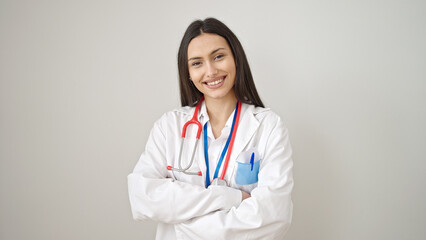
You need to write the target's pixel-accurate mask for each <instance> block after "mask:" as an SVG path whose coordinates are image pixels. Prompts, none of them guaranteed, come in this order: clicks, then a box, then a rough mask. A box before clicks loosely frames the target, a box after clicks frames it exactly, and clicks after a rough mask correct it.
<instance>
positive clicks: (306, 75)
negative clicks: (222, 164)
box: [0, 0, 426, 240]
mask: <svg viewBox="0 0 426 240" xmlns="http://www.w3.org/2000/svg"><path fill="white" fill-rule="evenodd" d="M208 16H213V17H217V18H218V19H220V20H222V21H223V22H224V23H226V24H227V25H228V26H229V27H230V28H231V29H232V30H233V31H234V32H235V33H236V35H237V36H238V37H239V38H240V40H241V42H242V44H243V46H244V47H245V50H246V54H247V56H248V59H249V62H250V64H251V68H252V71H253V74H254V78H255V82H256V85H257V87H258V91H259V93H260V95H261V97H262V99H263V100H264V103H265V104H266V105H267V106H268V107H270V108H272V109H273V110H274V111H275V112H277V113H278V114H279V115H281V116H282V118H283V119H284V120H285V122H286V124H287V127H288V128H289V130H290V137H291V142H292V145H293V149H294V163H295V168H294V175H295V182H296V185H295V189H294V197H293V199H294V219H293V225H292V227H291V229H290V231H289V233H288V235H287V237H286V239H287V240H312V239H315V240H352V239H353V240H359V239H371V240H373V239H374V240H385V239H386V240H401V239H425V238H426V228H425V224H426V187H425V183H426V157H425V156H426V140H425V139H426V137H425V136H426V127H425V124H426V106H425V105H426V104H425V103H426V47H425V42H426V2H425V1H420V0H419V1H407V0H405V1H403V0H400V1H398V0H389V1H384V0H382V1H378V0H361V1H360V0H356V1H355V0H352V1H341V0H325V1H314V0H297V1H247V0H244V1H242V0H239V1H235V0H234V1H217V0H216V1H200V0H199V1H187V0H182V1H172V0H170V1H140V0H139V1H136V0H135V1H111V0H107V1H91V0H89V1H87V0H84V1H82V0H78V1H42V0H36V1H34V0H32V1H6V0H0V79H1V82H0V110H1V118H0V143H1V145H0V147H1V148H0V157H1V163H0V164H1V165H0V187H1V189H0V190H1V192H0V194H1V195H0V224H1V225H0V239H2V240H3V239H4V240H21V239H32V240H48V239H52V240H53V239H55V240H56V239H61V240H71V239H81V240H86V239H87V240H89V239H90V240H92V239H103V240H109V239H111V240H112V239H114V240H116V239H135V240H140V239H153V237H154V234H155V223H153V222H135V221H133V220H132V217H131V213H130V207H129V202H128V196H127V179H126V177H127V174H128V173H130V172H131V171H132V169H133V167H134V165H135V164H136V161H137V160H138V158H139V155H140V154H141V153H142V151H143V149H144V145H145V142H146V140H147V136H148V133H149V131H150V129H151V127H152V125H153V122H154V121H155V120H156V119H158V118H159V117H160V116H161V114H162V113H163V112H165V111H168V110H171V109H173V108H175V107H178V106H179V96H178V85H177V67H176V54H177V49H178V45H179V43H180V39H181V37H182V35H183V32H184V30H185V29H186V27H187V26H188V24H189V23H190V22H191V21H193V20H194V19H197V18H202V19H204V18H205V17H208Z"/></svg>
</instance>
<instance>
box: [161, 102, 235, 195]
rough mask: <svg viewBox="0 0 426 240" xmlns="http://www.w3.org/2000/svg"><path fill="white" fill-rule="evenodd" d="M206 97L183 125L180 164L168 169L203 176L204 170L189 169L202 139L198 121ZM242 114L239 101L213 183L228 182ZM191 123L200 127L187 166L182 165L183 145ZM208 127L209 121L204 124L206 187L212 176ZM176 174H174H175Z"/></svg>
mask: <svg viewBox="0 0 426 240" xmlns="http://www.w3.org/2000/svg"><path fill="white" fill-rule="evenodd" d="M203 100H204V97H201V99H200V102H199V103H198V104H197V106H196V107H195V111H194V115H193V116H192V118H191V120H189V121H188V122H186V123H185V124H184V125H183V129H182V138H181V144H180V151H179V158H178V166H179V167H172V166H170V165H169V166H167V170H169V171H172V174H173V171H176V172H182V173H185V174H188V175H199V176H202V172H201V171H198V172H190V171H188V169H189V168H190V167H191V166H192V164H193V162H194V156H195V151H196V149H197V146H198V142H199V140H200V136H201V131H202V129H203V127H202V125H201V123H200V121H198V111H199V109H200V106H201V103H202V102H203ZM240 114H241V102H239V101H238V103H237V106H236V109H235V113H234V119H233V122H232V127H231V134H230V136H229V137H228V140H227V142H226V145H225V148H224V150H223V151H222V155H221V159H220V160H219V162H218V165H217V167H216V172H215V175H214V176H215V177H214V179H213V181H212V182H211V185H226V182H225V180H224V177H225V173H226V170H227V168H228V163H229V159H230V157H231V152H232V147H233V145H234V140H235V135H236V133H237V128H238V122H239V119H240ZM190 124H195V125H197V127H198V129H197V136H196V141H195V147H194V149H193V151H192V154H191V161H190V162H189V164H188V165H187V166H185V167H182V149H183V145H184V143H185V136H186V130H187V128H188V126H189V125H190ZM206 129H207V123H206V125H205V126H204V155H205V160H206V166H207V171H206V187H208V186H209V185H210V177H209V167H208V166H209V164H208V154H207V152H208V150H207V133H206ZM225 152H226V159H225V162H224V165H223V169H222V173H221V175H220V177H219V178H217V173H218V171H219V168H220V166H221V164H222V160H223V157H224V154H225ZM173 176H174V175H173Z"/></svg>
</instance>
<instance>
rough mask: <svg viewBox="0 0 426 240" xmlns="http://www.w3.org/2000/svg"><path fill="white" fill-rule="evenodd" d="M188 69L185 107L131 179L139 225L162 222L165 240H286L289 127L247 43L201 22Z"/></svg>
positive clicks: (155, 138) (166, 124) (183, 59)
mask: <svg viewBox="0 0 426 240" xmlns="http://www.w3.org/2000/svg"><path fill="white" fill-rule="evenodd" d="M178 67H179V78H180V79H179V80H180V94H181V102H182V107H181V108H178V109H175V110H173V111H170V112H167V113H165V114H164V115H163V116H162V117H161V118H160V119H159V120H158V121H157V122H156V123H155V125H154V127H153V129H152V131H151V134H150V136H149V139H148V142H147V145H146V149H145V151H144V152H143V153H142V155H141V157H140V159H139V162H138V163H137V165H136V167H135V169H134V171H133V173H131V174H130V175H129V176H128V183H129V196H130V203H131V208H132V213H133V217H134V219H136V220H146V219H151V220H154V221H158V222H159V224H158V229H157V236H156V238H157V239H282V238H283V236H284V234H285V233H286V232H287V230H288V228H289V225H290V222H291V217H292V201H291V191H292V189H293V176H292V167H293V162H292V159H291V152H292V151H291V147H290V142H289V138H288V131H287V129H286V128H285V126H284V124H283V122H282V121H281V119H280V117H279V116H277V115H276V114H275V113H273V112H272V111H271V110H269V109H267V108H264V106H263V103H262V101H261V100H260V98H259V96H258V94H257V91H256V87H255V85H254V82H253V78H252V75H251V72H250V68H249V65H248V62H247V58H246V56H245V53H244V50H243V48H242V46H241V44H240V42H239V41H238V39H237V37H236V36H235V35H234V34H233V33H232V31H231V30H230V29H229V28H228V27H226V26H225V25H224V24H223V23H222V22H220V21H218V20H216V19H214V18H207V19H205V20H204V21H201V20H198V21H194V22H193V23H191V25H190V26H189V27H188V29H187V30H186V32H185V34H184V36H183V39H182V42H181V45H180V48H179V53H178ZM191 119H192V120H191ZM190 120H191V121H192V122H191V121H190ZM188 121H190V122H189V123H190V124H189V125H185V124H186V123H187V122H188ZM197 124H199V125H197ZM184 125H185V126H186V127H184ZM197 135H198V136H199V140H197V137H198V136H197ZM182 136H184V140H182ZM198 142H199V144H198Z"/></svg>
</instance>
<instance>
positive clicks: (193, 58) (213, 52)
mask: <svg viewBox="0 0 426 240" xmlns="http://www.w3.org/2000/svg"><path fill="white" fill-rule="evenodd" d="M219 50H225V48H218V49H216V50H213V51H212V52H211V53H210V55H213V54H215V53H216V52H217V51H219ZM195 59H201V57H192V58H190V59H188V62H189V61H191V60H195Z"/></svg>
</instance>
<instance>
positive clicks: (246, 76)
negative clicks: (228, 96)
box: [178, 18, 264, 107]
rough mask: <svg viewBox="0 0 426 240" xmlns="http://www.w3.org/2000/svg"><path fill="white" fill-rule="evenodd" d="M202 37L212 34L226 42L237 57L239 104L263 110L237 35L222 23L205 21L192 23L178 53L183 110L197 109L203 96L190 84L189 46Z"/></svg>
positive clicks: (236, 83) (236, 95) (237, 94)
mask: <svg viewBox="0 0 426 240" xmlns="http://www.w3.org/2000/svg"><path fill="white" fill-rule="evenodd" d="M202 33H213V34H217V35H219V36H222V37H223V38H225V39H226V41H227V42H228V44H229V46H230V47H231V50H232V54H234V59H235V66H236V74H235V85H234V92H235V97H236V98H237V99H238V101H240V102H243V103H248V104H252V105H255V106H258V107H264V105H263V103H262V101H261V100H260V97H259V95H258V94H257V90H256V86H255V85H254V81H253V76H252V75H251V71H250V66H249V64H248V61H247V57H246V54H245V53H244V49H243V47H242V46H241V43H240V41H239V40H238V38H237V37H236V36H235V34H234V33H233V32H232V31H231V30H230V29H229V28H228V27H227V26H226V25H225V24H223V23H222V22H221V21H219V20H217V19H215V18H206V19H205V20H204V21H203V20H196V21H194V22H192V23H191V24H190V25H189V26H188V28H187V29H186V31H185V34H184V35H183V38H182V41H181V43H180V47H179V52H178V69H179V88H180V100H181V103H182V106H191V107H192V106H195V105H196V104H197V103H198V101H200V99H201V97H202V96H203V94H202V93H201V92H200V91H198V89H197V88H196V87H195V85H194V84H193V83H192V81H191V80H189V70H188V45H189V43H190V42H191V40H192V39H194V38H195V37H197V36H199V35H201V34H202Z"/></svg>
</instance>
